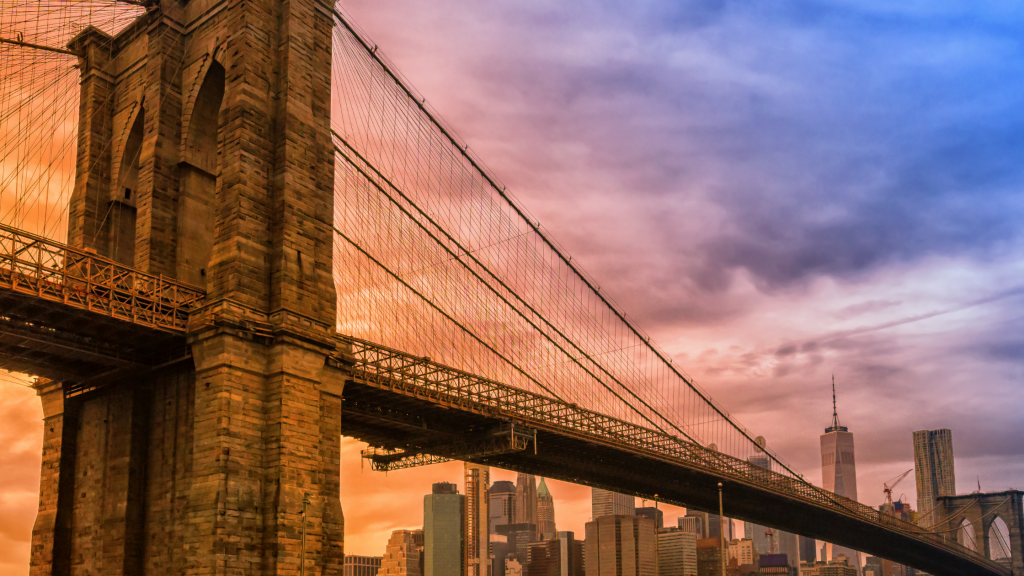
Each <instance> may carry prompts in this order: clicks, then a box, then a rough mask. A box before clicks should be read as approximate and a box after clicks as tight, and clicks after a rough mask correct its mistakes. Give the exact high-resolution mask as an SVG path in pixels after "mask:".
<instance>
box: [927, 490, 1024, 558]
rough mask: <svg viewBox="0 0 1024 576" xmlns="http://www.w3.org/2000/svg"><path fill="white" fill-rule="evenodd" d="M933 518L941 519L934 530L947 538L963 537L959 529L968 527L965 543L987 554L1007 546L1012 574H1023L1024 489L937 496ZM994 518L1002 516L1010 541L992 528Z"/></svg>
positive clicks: (991, 554) (990, 555)
mask: <svg viewBox="0 0 1024 576" xmlns="http://www.w3.org/2000/svg"><path fill="white" fill-rule="evenodd" d="M937 500H938V505H937V506H936V508H935V512H934V513H933V514H932V517H933V518H942V519H943V521H942V522H941V523H940V524H938V525H936V526H934V528H933V530H935V531H936V532H938V533H939V534H942V535H943V537H945V538H946V539H948V540H952V541H957V540H958V539H961V538H965V536H964V535H963V534H962V530H964V529H965V528H966V525H969V526H970V527H971V532H973V534H970V535H969V536H966V540H967V542H966V544H968V545H969V546H970V547H971V548H975V549H976V550H977V551H978V552H980V553H981V554H983V555H985V556H986V557H989V558H991V557H993V556H994V555H995V554H994V552H995V551H996V550H997V549H1001V550H1005V549H1006V548H1009V550H1008V552H1009V553H1010V558H1009V566H1010V568H1011V569H1012V570H1013V573H1014V574H1024V492H1022V491H1020V490H1007V491H1005V492H989V493H980V492H975V493H973V494H965V495H963V496H939V497H938V499H937ZM997 518H1002V520H1003V522H1004V523H1006V528H1007V530H1008V531H1009V534H1008V536H1009V541H1003V540H1002V536H1001V535H996V532H995V531H993V530H991V529H992V527H993V524H995V523H996V519H997Z"/></svg>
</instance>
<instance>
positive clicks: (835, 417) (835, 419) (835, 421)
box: [825, 374, 847, 433]
mask: <svg viewBox="0 0 1024 576" xmlns="http://www.w3.org/2000/svg"><path fill="white" fill-rule="evenodd" d="M846 431H847V428H846V427H845V426H840V425H839V411H838V410H836V375H835V374H833V375H832V425H831V426H829V427H828V428H826V429H825V432H826V433H828V432H846Z"/></svg>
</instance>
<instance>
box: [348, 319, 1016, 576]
mask: <svg viewBox="0 0 1024 576" xmlns="http://www.w3.org/2000/svg"><path fill="white" fill-rule="evenodd" d="M339 340H341V341H342V342H343V347H344V348H346V349H347V352H348V353H349V354H351V356H352V358H351V359H350V360H352V359H354V362H355V363H354V365H353V367H352V373H353V374H352V376H353V378H354V379H355V380H357V381H360V382H363V383H365V384H366V385H369V386H373V387H375V388H379V389H385V390H389V391H391V392H395V393H398V394H402V395H405V396H409V397H413V398H418V399H422V400H427V401H429V402H431V403H433V404H437V405H441V406H447V407H450V408H455V409H459V410H464V411H468V412H473V413H476V414H480V415H483V416H487V417H491V418H496V419H501V420H507V421H515V422H519V423H521V424H524V425H526V426H530V427H533V428H537V429H540V430H549V431H556V432H558V433H561V434H566V435H570V436H576V437H581V438H585V439H587V440H591V441H596V442H599V443H602V444H605V445H611V446H618V447H621V449H622V450H623V451H628V452H633V453H643V454H648V455H650V456H653V457H656V458H659V459H662V460H669V461H675V462H678V463H679V464H680V465H683V466H687V467H691V468H697V469H703V470H706V471H709V472H711V473H713V474H716V475H718V476H720V477H722V478H726V479H731V480H733V481H736V482H741V483H745V484H747V485H755V486H758V487H760V488H762V489H764V490H766V491H771V492H775V493H779V494H783V495H786V496H788V497H790V498H794V499H797V500H803V501H805V502H808V503H812V504H815V505H818V506H821V507H824V508H827V509H828V510H829V511H831V512H833V513H835V514H842V515H844V516H848V517H853V518H856V519H858V520H860V521H862V522H866V523H869V524H874V525H876V526H880V527H883V528H886V529H888V530H892V531H895V532H899V533H901V534H904V535H906V536H910V537H912V538H915V539H918V540H921V541H924V542H927V543H929V544H931V545H933V546H936V547H940V548H942V549H944V550H947V551H949V552H952V553H954V554H957V555H959V556H962V557H964V558H966V559H968V560H970V561H972V562H975V563H979V564H983V565H986V566H988V567H989V568H991V569H993V570H995V571H996V572H1007V571H1006V570H1005V567H1003V566H1001V565H999V564H997V563H995V562H993V561H991V560H989V559H988V558H985V557H984V556H982V555H981V554H978V553H977V552H975V551H972V550H969V549H967V548H965V547H963V546H960V545H959V544H957V543H954V542H951V541H948V540H946V539H944V538H943V537H942V536H940V535H939V534H935V533H933V532H929V531H926V530H925V529H924V528H922V527H920V526H917V525H916V524H911V523H909V522H906V521H904V520H902V519H900V518H897V517H895V516H892V515H889V514H886V513H883V512H881V511H879V510H876V509H874V508H871V507H870V506H867V505H865V504H861V503H859V502H856V501H854V500H851V499H849V498H845V497H843V496H839V495H837V494H834V493H832V492H829V491H827V490H824V489H822V488H818V487H816V486H814V485H812V484H810V483H809V482H807V481H805V480H803V479H801V478H793V477H790V476H785V475H783V474H779V473H777V472H773V471H771V470H768V469H766V468H762V467H760V466H757V465H755V464H752V463H750V462H747V461H745V460H741V459H739V458H734V457H732V456H729V455H727V454H723V453H720V452H716V451H714V450H711V449H709V448H705V447H703V446H700V445H698V444H694V443H692V442H687V441H684V440H681V439H679V438H676V437H673V436H670V435H668V434H665V433H663V432H659V431H657V430H652V429H650V428H645V427H643V426H639V425H637V424H633V423H631V422H626V421H623V420H620V419H617V418H613V417H610V416H606V415H603V414H600V413H598V412H594V411H591V410H587V409H585V408H581V407H579V406H577V405H575V404H571V403H567V402H563V401H560V400H556V399H554V398H549V397H546V396H542V395H539V394H535V393H532V392H526V391H523V390H520V389H518V388H513V387H511V386H508V385H506V384H502V383H500V382H495V381H493V380H488V379H486V378H483V377H480V376H477V375H475V374H472V373H469V372H465V371H462V370H459V369H457V368H452V367H450V366H445V365H443V364H439V363H437V362H433V361H431V360H430V359H429V358H424V357H419V356H414V355H411V354H407V353H404V352H402V351H399V350H394V349H391V348H387V347H385V346H381V345H378V344H375V343H373V342H369V341H366V340H362V339H359V338H353V337H349V336H339ZM428 460H429V459H428ZM428 460H424V462H422V463H428ZM1007 574H1008V572H1007Z"/></svg>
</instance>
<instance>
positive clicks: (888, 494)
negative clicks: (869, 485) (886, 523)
mask: <svg viewBox="0 0 1024 576" xmlns="http://www.w3.org/2000/svg"><path fill="white" fill-rule="evenodd" d="M913 471H914V469H913V468H911V469H910V470H907V471H906V472H904V473H903V474H900V475H899V476H897V477H896V478H894V479H893V480H889V482H892V484H889V482H883V483H882V486H884V488H882V492H885V503H886V504H889V505H890V506H891V505H892V491H893V489H894V488H896V485H897V484H899V483H900V482H902V481H903V479H904V478H906V477H907V474H910V473H911V472H913Z"/></svg>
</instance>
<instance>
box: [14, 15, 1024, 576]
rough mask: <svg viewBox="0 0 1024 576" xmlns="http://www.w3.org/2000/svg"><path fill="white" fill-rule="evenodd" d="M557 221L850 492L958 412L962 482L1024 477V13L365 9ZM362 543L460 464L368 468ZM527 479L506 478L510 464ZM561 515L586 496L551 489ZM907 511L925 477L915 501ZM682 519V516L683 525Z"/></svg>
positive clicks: (702, 371)
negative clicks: (842, 452) (848, 462)
mask: <svg viewBox="0 0 1024 576" xmlns="http://www.w3.org/2000/svg"><path fill="white" fill-rule="evenodd" d="M342 6H343V7H344V10H345V11H346V13H348V14H349V15H350V16H351V17H352V18H353V19H354V20H355V21H356V22H357V23H358V24H359V26H360V27H361V28H362V29H363V30H364V31H365V33H366V34H367V35H368V36H369V37H370V38H371V39H372V40H373V41H374V42H375V43H376V44H378V45H379V46H380V49H381V50H382V51H383V52H384V53H385V54H386V55H387V56H388V57H389V58H390V59H391V60H392V61H393V62H394V63H395V64H396V65H397V67H398V68H399V69H400V70H401V71H402V73H403V74H404V75H405V76H406V77H407V78H408V79H409V81H410V82H411V83H412V85H413V86H415V87H416V88H417V89H418V91H419V92H420V93H422V94H424V95H426V96H427V98H428V99H429V101H430V103H431V105H432V106H433V108H434V109H435V110H437V111H438V112H439V113H440V114H441V116H443V117H444V118H445V119H446V120H447V121H448V123H449V124H450V125H452V126H453V127H454V128H455V129H456V131H457V132H458V133H459V135H460V137H461V138H462V139H463V140H464V141H465V142H467V143H468V144H469V145H470V146H471V148H472V149H473V150H474V151H475V152H476V154H477V155H478V156H479V157H481V158H483V159H484V160H485V161H486V163H487V165H488V166H489V167H490V168H491V170H492V171H493V172H494V173H495V174H497V175H498V176H499V177H500V178H501V179H502V181H503V182H504V183H506V184H507V185H508V187H509V189H510V190H512V191H513V193H514V194H515V196H516V197H517V198H518V199H519V200H520V201H521V202H522V204H524V205H525V206H527V207H528V208H529V210H530V211H531V213H532V214H533V215H534V216H535V217H537V218H538V219H539V220H540V221H541V222H542V224H543V225H544V227H545V229H546V230H547V231H548V232H549V233H550V234H551V235H552V236H553V237H554V238H555V239H556V240H558V241H559V243H560V244H561V245H563V246H564V247H565V248H566V249H567V251H568V252H569V253H570V254H572V255H573V258H574V262H577V261H578V262H582V265H583V267H584V268H586V270H587V271H588V272H589V273H590V274H591V275H592V276H593V277H595V278H596V279H598V281H599V282H600V283H601V286H602V290H603V291H605V292H607V293H608V294H611V295H612V297H613V298H614V299H615V301H616V302H618V304H619V305H620V306H621V307H622V308H623V309H625V310H626V311H627V312H628V313H629V314H630V315H631V316H632V317H633V318H634V319H635V320H636V322H637V323H638V324H639V325H640V326H641V327H643V328H644V329H645V330H646V331H647V332H648V333H650V334H651V335H652V336H653V338H654V339H655V340H656V341H657V342H658V343H659V344H660V345H661V347H662V348H664V349H665V350H666V351H668V352H669V353H670V354H671V355H672V357H673V359H674V361H675V362H676V363H678V364H679V365H682V366H684V367H685V369H686V371H687V372H688V373H689V374H691V375H693V376H694V377H695V378H696V379H697V381H698V382H700V383H701V385H702V386H703V388H704V389H706V390H708V391H709V392H710V393H711V394H712V395H713V396H714V398H715V399H716V400H718V401H719V402H720V403H722V404H723V405H724V406H725V407H726V408H728V409H729V410H730V412H731V413H732V414H733V415H734V416H735V417H736V418H737V419H738V420H739V421H740V422H742V423H743V424H744V425H746V426H747V427H748V428H750V429H752V430H753V431H754V432H756V433H757V434H762V435H764V436H765V437H766V438H767V439H768V443H769V445H770V446H771V447H773V448H774V449H775V450H776V451H777V452H778V453H780V454H781V455H782V456H783V457H784V458H785V459H786V460H788V461H789V462H790V463H792V464H793V465H794V467H795V468H796V469H797V470H799V471H801V472H802V473H804V474H805V476H806V477H807V478H808V479H810V480H811V481H812V482H815V483H819V482H820V456H819V446H818V437H819V435H820V434H821V433H822V432H823V431H824V428H825V427H826V426H828V425H829V423H830V421H831V417H832V403H831V400H832V399H831V388H830V383H831V376H832V375H833V374H834V375H835V378H836V385H837V392H838V409H839V418H840V420H841V422H842V424H843V425H846V426H848V427H849V428H850V431H851V432H853V433H854V435H855V438H856V446H857V466H858V484H859V491H860V493H859V499H860V501H861V502H864V503H866V504H870V505H873V506H877V505H878V504H879V503H880V502H881V501H882V498H883V496H882V483H883V482H885V481H887V480H890V479H891V478H894V477H896V476H898V475H900V474H901V473H903V472H904V471H906V470H907V469H909V468H912V467H913V447H912V445H911V433H912V432H913V431H914V430H921V429H935V428H950V429H952V431H953V443H954V451H955V454H956V475H957V488H958V491H959V492H970V491H972V490H974V489H975V488H976V486H977V484H978V483H980V485H981V488H982V489H983V490H985V491H995V490H1002V489H1006V488H1010V487H1017V488H1024V443H1022V442H1020V440H1019V439H1020V438H1021V437H1024V387H1022V386H1021V385H1020V381H1021V379H1022V376H1024V312H1022V310H1024V307H1022V305H1024V274H1022V272H1024V237H1022V233H1021V227H1020V226H1019V223H1020V222H1022V216H1024V195H1022V194H1021V193H1020V190H1021V188H1022V186H1024V162H1022V159H1024V154H1022V153H1024V112H1022V111H1024V40H1022V39H1024V34H1021V32H1022V28H1024V7H1022V6H1021V5H1020V4H1019V3H1012V2H974V3H954V2H944V1H942V0H930V1H927V2H924V1H915V0H910V1H907V2H900V3H891V2H879V1H872V0H859V1H857V2H852V1H831V2H826V1H821V2H814V1H796V2H781V3H760V2H729V1H726V0H708V1H692V2H691V1H685V0H684V1H671V0H649V1H648V0H639V1H633V2H628V3H627V2H611V1H588V0H580V1H576V2H571V3H569V2H554V1H540V0H517V1H515V2H512V1H506V0H492V1H489V2H469V1H464V0H433V1H432V2H417V1H413V0H373V1H370V0H346V1H345V2H343V4H342ZM8 380H10V378H9V377H8V376H6V375H0V387H2V394H0V572H3V573H5V574H7V573H11V574H19V573H27V568H26V566H27V558H28V541H29V538H30V533H31V524H32V521H33V518H34V510H35V503H36V491H37V490H38V465H39V451H40V442H41V424H40V418H41V411H40V409H39V404H38V400H37V399H36V398H35V397H34V393H33V392H32V391H31V390H30V389H28V388H25V387H23V386H20V385H18V384H15V383H13V382H8ZM360 448H361V446H360V445H358V443H356V442H354V441H346V443H345V444H344V453H343V454H344V455H343V465H342V482H343V488H342V504H343V507H344V509H345V513H346V532H347V536H346V549H347V552H348V553H352V554H368V555H380V554H381V553H382V552H383V548H384V543H385V541H386V539H387V536H388V535H389V534H390V531H391V530H393V529H396V528H415V527H419V526H420V525H421V524H422V504H421V502H422V496H423V495H424V494H426V493H427V492H429V489H430V483H432V482H436V481H442V480H446V481H457V482H458V483H459V484H460V485H461V467H460V466H459V465H458V464H455V463H451V464H445V465H437V466H433V467H427V468H421V469H414V470H406V471H400V472H392V473H390V474H388V475H386V476H384V475H382V474H381V473H375V472H371V471H369V469H368V468H366V469H361V467H360V462H359V457H358V450H359V449H360ZM513 476H514V475H512V474H511V473H508V472H504V471H495V472H494V477H495V479H512V478H513ZM550 488H551V491H552V493H553V495H554V497H555V503H556V515H557V520H558V525H559V529H568V530H575V531H577V532H578V533H582V530H583V524H584V523H585V522H586V520H587V519H588V517H589V489H587V488H583V487H579V486H572V485H568V484H564V483H561V482H551V483H550ZM900 494H903V495H904V499H905V500H907V501H910V502H912V503H914V504H915V507H916V493H915V486H914V483H913V480H912V476H911V477H910V478H908V479H907V480H904V481H903V483H901V484H900V485H899V487H898V488H897V490H896V495H897V496H899V495H900ZM676 512H677V510H673V511H670V512H669V514H668V516H669V518H674V514H675V513H676Z"/></svg>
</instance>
